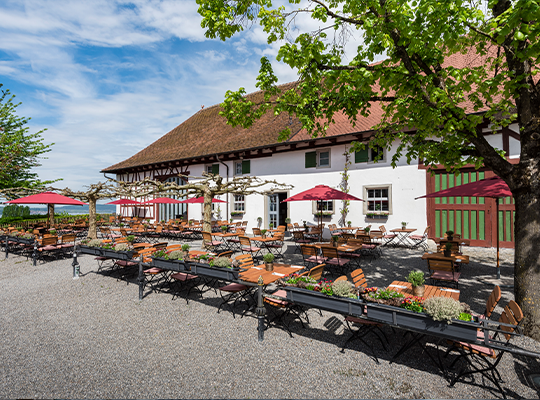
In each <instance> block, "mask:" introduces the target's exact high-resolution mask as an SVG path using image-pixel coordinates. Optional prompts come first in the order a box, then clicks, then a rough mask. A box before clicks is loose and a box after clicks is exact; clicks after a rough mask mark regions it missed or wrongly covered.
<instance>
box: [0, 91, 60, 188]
mask: <svg viewBox="0 0 540 400" xmlns="http://www.w3.org/2000/svg"><path fill="white" fill-rule="evenodd" d="M2 86H3V85H2V84H0V90H1V91H2V94H1V95H0V135H1V136H0V189H2V188H11V187H32V186H42V185H47V184H49V183H52V182H56V181H43V182H42V181H40V180H39V179H38V174H37V173H36V172H32V169H33V168H35V167H39V166H40V165H41V163H40V160H41V159H43V158H45V157H42V155H43V154H45V153H47V152H49V151H51V146H52V145H53V144H54V143H51V144H44V143H43V138H42V137H41V134H42V133H43V132H44V131H45V130H41V131H39V132H36V133H32V134H28V130H29V128H28V127H26V126H25V125H26V124H27V123H28V121H29V118H23V117H18V116H17V115H16V109H17V107H18V106H19V105H20V104H21V103H18V104H15V103H13V99H14V97H15V96H12V95H10V92H9V90H2V89H1V88H2Z"/></svg>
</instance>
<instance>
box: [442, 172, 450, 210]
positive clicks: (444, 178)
mask: <svg viewBox="0 0 540 400" xmlns="http://www.w3.org/2000/svg"><path fill="white" fill-rule="evenodd" d="M447 182H448V174H441V190H444V189H447V188H448V185H447ZM442 203H443V204H448V197H443V198H442Z"/></svg>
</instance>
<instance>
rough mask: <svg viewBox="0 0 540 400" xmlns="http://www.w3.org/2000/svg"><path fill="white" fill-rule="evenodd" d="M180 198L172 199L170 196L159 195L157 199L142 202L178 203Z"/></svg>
mask: <svg viewBox="0 0 540 400" xmlns="http://www.w3.org/2000/svg"><path fill="white" fill-rule="evenodd" d="M178 203H181V201H180V200H176V199H171V198H170V197H158V198H156V199H152V200H148V201H144V202H142V203H141V204H178Z"/></svg>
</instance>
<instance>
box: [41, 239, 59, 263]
mask: <svg viewBox="0 0 540 400" xmlns="http://www.w3.org/2000/svg"><path fill="white" fill-rule="evenodd" d="M60 251H61V248H60V247H59V246H58V236H48V237H44V238H43V239H41V244H40V245H39V246H38V259H40V260H42V261H45V257H50V258H52V259H54V260H56V259H57V258H58V253H59V252H60Z"/></svg>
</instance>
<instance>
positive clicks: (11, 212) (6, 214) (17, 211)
mask: <svg viewBox="0 0 540 400" xmlns="http://www.w3.org/2000/svg"><path fill="white" fill-rule="evenodd" d="M29 216H30V207H28V206H19V205H17V204H11V205H7V206H4V209H3V210H2V218H27V217H29Z"/></svg>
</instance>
